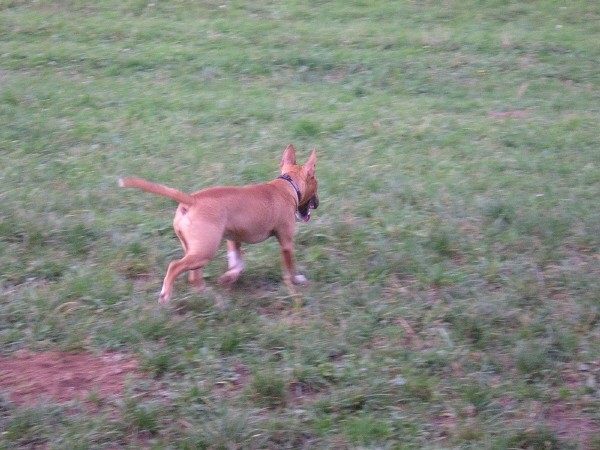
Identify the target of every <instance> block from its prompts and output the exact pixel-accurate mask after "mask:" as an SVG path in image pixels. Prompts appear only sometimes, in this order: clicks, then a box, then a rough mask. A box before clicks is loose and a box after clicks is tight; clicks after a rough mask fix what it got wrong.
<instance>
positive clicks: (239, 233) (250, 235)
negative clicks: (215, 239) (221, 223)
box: [223, 229, 273, 244]
mask: <svg viewBox="0 0 600 450" xmlns="http://www.w3.org/2000/svg"><path fill="white" fill-rule="evenodd" d="M271 236H273V233H272V232H271V231H268V232H264V231H262V232H258V233H257V232H256V231H252V232H250V231H248V230H239V229H238V230H226V231H225V233H224V234H223V237H224V238H225V239H228V240H230V241H237V242H243V243H244V244H258V243H259V242H262V241H265V240H267V239H269V238H270V237H271Z"/></svg>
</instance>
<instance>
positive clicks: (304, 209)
mask: <svg viewBox="0 0 600 450" xmlns="http://www.w3.org/2000/svg"><path fill="white" fill-rule="evenodd" d="M318 207H319V197H317V195H316V194H315V195H313V196H312V197H311V198H310V200H309V201H307V202H306V203H305V204H303V205H300V206H298V211H297V212H296V219H297V220H298V221H302V222H308V221H309V220H310V210H311V209H317V208H318Z"/></svg>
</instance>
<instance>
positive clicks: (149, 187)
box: [119, 178, 195, 206]
mask: <svg viewBox="0 0 600 450" xmlns="http://www.w3.org/2000/svg"><path fill="white" fill-rule="evenodd" d="M119 186H121V187H133V188H138V189H141V190H142V191H146V192H150V193H152V194H156V195H160V196H162V197H167V198H170V199H171V200H175V201H176V202H179V203H183V204H184V205H187V206H191V205H193V204H194V202H195V200H194V197H193V196H192V195H190V194H186V193H185V192H181V191H178V190H177V189H173V188H170V187H167V186H163V185H162V184H158V183H153V182H151V181H146V180H142V179H141V178H119Z"/></svg>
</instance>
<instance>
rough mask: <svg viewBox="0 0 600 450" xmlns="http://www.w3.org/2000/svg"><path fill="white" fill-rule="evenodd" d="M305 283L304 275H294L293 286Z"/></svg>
mask: <svg viewBox="0 0 600 450" xmlns="http://www.w3.org/2000/svg"><path fill="white" fill-rule="evenodd" d="M307 281H308V280H307V279H306V277H305V276H304V275H294V284H306V282H307Z"/></svg>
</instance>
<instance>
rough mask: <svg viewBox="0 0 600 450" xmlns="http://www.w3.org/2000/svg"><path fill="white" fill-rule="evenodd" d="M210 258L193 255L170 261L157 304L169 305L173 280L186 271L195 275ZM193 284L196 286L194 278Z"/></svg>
mask: <svg viewBox="0 0 600 450" xmlns="http://www.w3.org/2000/svg"><path fill="white" fill-rule="evenodd" d="M210 259H211V258H206V257H202V256H198V255H194V254H187V255H185V256H184V257H183V258H181V259H176V260H175V261H171V263H170V264H169V268H168V269H167V275H166V276H165V280H164V281H163V286H162V289H161V291H160V295H159V297H158V302H159V303H161V304H163V305H164V304H167V303H169V299H170V298H171V294H172V293H173V283H174V281H175V278H177V277H178V276H179V275H181V274H182V273H183V272H186V271H188V270H191V271H193V272H192V273H194V274H197V273H198V272H197V271H198V270H201V269H202V267H204V266H205V265H206V264H207V263H208V262H209V261H210ZM192 280H193V282H194V283H195V284H196V283H197V279H195V277H193V278H192Z"/></svg>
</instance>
